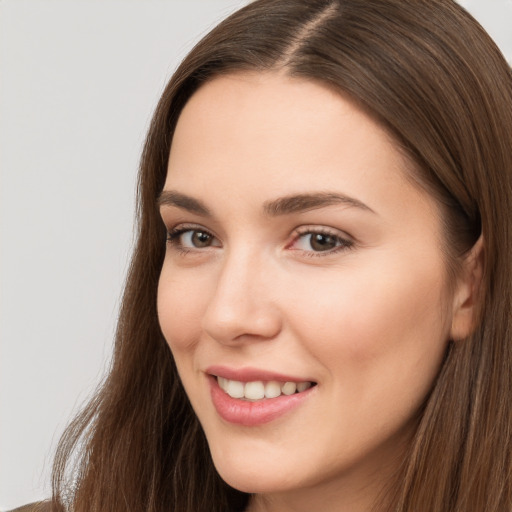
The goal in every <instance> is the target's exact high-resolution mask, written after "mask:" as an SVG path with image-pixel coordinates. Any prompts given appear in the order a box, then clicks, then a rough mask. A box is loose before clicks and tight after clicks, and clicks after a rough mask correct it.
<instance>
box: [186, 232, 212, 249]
mask: <svg viewBox="0 0 512 512" xmlns="http://www.w3.org/2000/svg"><path fill="white" fill-rule="evenodd" d="M189 233H190V234H191V235H189ZM185 235H187V237H188V238H190V243H191V245H192V246H194V247H196V248H198V249H200V248H202V247H209V246H210V245H211V244H212V236H211V235H210V234H209V233H205V232H204V231H188V232H186V233H183V235H182V236H185Z"/></svg>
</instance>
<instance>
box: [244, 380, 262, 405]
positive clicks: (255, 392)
mask: <svg viewBox="0 0 512 512" xmlns="http://www.w3.org/2000/svg"><path fill="white" fill-rule="evenodd" d="M244 395H245V398H248V399H249V400H261V399H262V398H263V397H264V396H265V385H264V384H263V382H261V381H260V380H259V381H256V382H248V383H247V384H246V385H245V389H244Z"/></svg>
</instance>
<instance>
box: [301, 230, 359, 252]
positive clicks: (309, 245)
mask: <svg viewBox="0 0 512 512" xmlns="http://www.w3.org/2000/svg"><path fill="white" fill-rule="evenodd" d="M352 246H353V242H352V241H351V240H350V239H347V238H342V237H341V236H339V235H337V234H334V233H330V232H329V231H305V232H303V233H301V234H300V235H299V236H298V237H297V238H296V239H295V241H294V243H293V245H292V248H293V249H298V250H300V251H302V252H303V253H304V254H306V255H308V256H315V255H317V256H320V255H321V253H326V255H327V254H334V253H335V252H338V251H340V250H344V249H349V248H350V247H352Z"/></svg>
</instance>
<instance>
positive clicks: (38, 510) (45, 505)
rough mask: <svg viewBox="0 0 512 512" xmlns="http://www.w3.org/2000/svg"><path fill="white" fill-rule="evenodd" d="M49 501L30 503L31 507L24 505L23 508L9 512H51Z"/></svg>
mask: <svg viewBox="0 0 512 512" xmlns="http://www.w3.org/2000/svg"><path fill="white" fill-rule="evenodd" d="M50 510H51V508H50V502H49V501H38V502H37V503H30V504H29V505H23V506H22V507H18V508H15V509H14V510H10V511H8V512H50Z"/></svg>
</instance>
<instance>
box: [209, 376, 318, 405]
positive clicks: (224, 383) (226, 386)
mask: <svg viewBox="0 0 512 512" xmlns="http://www.w3.org/2000/svg"><path fill="white" fill-rule="evenodd" d="M217 382H218V384H219V387H220V388H221V389H222V390H223V391H224V392H225V393H227V394H228V395H229V396H230V397H231V398H240V399H242V400H252V401H259V400H264V399H268V398H277V397H279V396H281V395H286V396H290V395H293V394H295V393H301V392H303V391H306V390H307V389H309V388H310V387H311V386H312V385H313V383H312V382H278V381H275V380H271V381H268V382H264V381H261V380H256V381H252V382H241V381H238V380H231V379H226V378H224V377H217Z"/></svg>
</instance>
